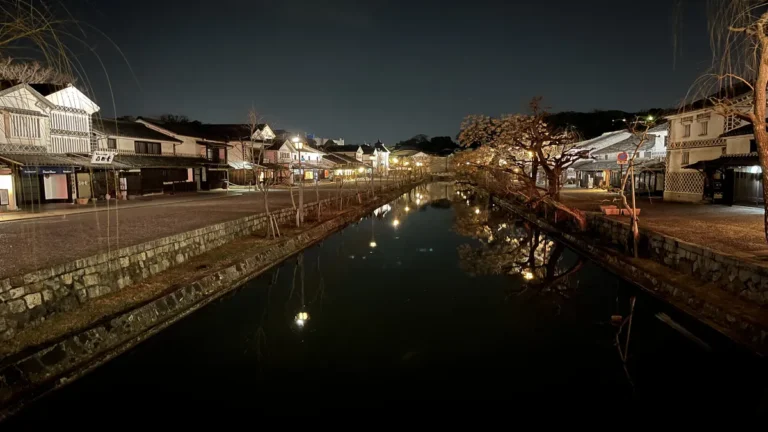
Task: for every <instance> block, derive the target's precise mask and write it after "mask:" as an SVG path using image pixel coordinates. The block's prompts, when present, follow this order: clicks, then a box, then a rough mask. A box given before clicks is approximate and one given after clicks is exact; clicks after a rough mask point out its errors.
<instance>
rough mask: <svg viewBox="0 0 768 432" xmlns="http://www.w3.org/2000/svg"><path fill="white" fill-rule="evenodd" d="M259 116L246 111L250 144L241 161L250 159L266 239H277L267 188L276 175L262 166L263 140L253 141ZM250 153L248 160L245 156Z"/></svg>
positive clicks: (276, 227) (252, 111) (254, 110)
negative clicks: (262, 206)
mask: <svg viewBox="0 0 768 432" xmlns="http://www.w3.org/2000/svg"><path fill="white" fill-rule="evenodd" d="M260 120H261V116H260V115H259V113H258V112H256V109H255V108H251V109H250V110H249V111H248V125H247V127H248V133H249V134H248V137H249V141H250V144H251V148H250V151H249V152H245V153H243V160H246V159H250V162H251V170H252V171H251V172H252V173H253V183H254V186H255V187H256V188H257V189H259V190H261V192H262V195H263V197H264V214H265V215H266V217H267V221H268V227H267V237H270V236H271V237H273V238H277V237H280V227H279V226H278V223H277V219H275V217H274V215H272V213H270V211H269V188H270V186H272V184H274V182H275V178H276V177H277V173H276V172H274V171H272V173H271V174H272V175H271V176H270V175H269V174H270V173H269V170H267V169H266V167H265V166H264V165H263V164H264V152H265V150H266V149H265V143H264V141H263V140H261V142H259V143H257V142H256V140H255V137H256V133H257V131H258V125H259V123H261V121H260ZM248 153H250V158H248V157H246V155H247V154H248Z"/></svg>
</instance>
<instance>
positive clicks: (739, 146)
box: [725, 136, 752, 154]
mask: <svg viewBox="0 0 768 432" xmlns="http://www.w3.org/2000/svg"><path fill="white" fill-rule="evenodd" d="M751 139H752V136H742V137H733V138H727V139H726V140H725V142H726V146H727V147H728V154H744V153H749V141H750V140H751Z"/></svg>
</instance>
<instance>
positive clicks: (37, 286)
mask: <svg viewBox="0 0 768 432" xmlns="http://www.w3.org/2000/svg"><path fill="white" fill-rule="evenodd" d="M44 288H45V285H43V283H42V282H37V283H33V284H31V285H29V286H27V292H28V293H39V292H40V291H42V290H43V289H44Z"/></svg>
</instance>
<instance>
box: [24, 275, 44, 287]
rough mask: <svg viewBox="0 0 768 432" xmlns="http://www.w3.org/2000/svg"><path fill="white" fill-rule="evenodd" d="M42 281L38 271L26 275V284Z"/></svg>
mask: <svg viewBox="0 0 768 432" xmlns="http://www.w3.org/2000/svg"><path fill="white" fill-rule="evenodd" d="M39 281H40V276H39V275H38V274H37V273H27V274H25V275H24V284H25V285H29V284H33V283H35V282H39Z"/></svg>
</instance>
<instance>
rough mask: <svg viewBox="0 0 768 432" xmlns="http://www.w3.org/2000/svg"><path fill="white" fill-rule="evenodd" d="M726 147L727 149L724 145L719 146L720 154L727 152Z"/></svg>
mask: <svg viewBox="0 0 768 432" xmlns="http://www.w3.org/2000/svg"><path fill="white" fill-rule="evenodd" d="M726 149H727V147H725V146H723V147H721V148H720V154H721V155H723V156H725V154H726V153H727V151H726Z"/></svg>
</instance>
